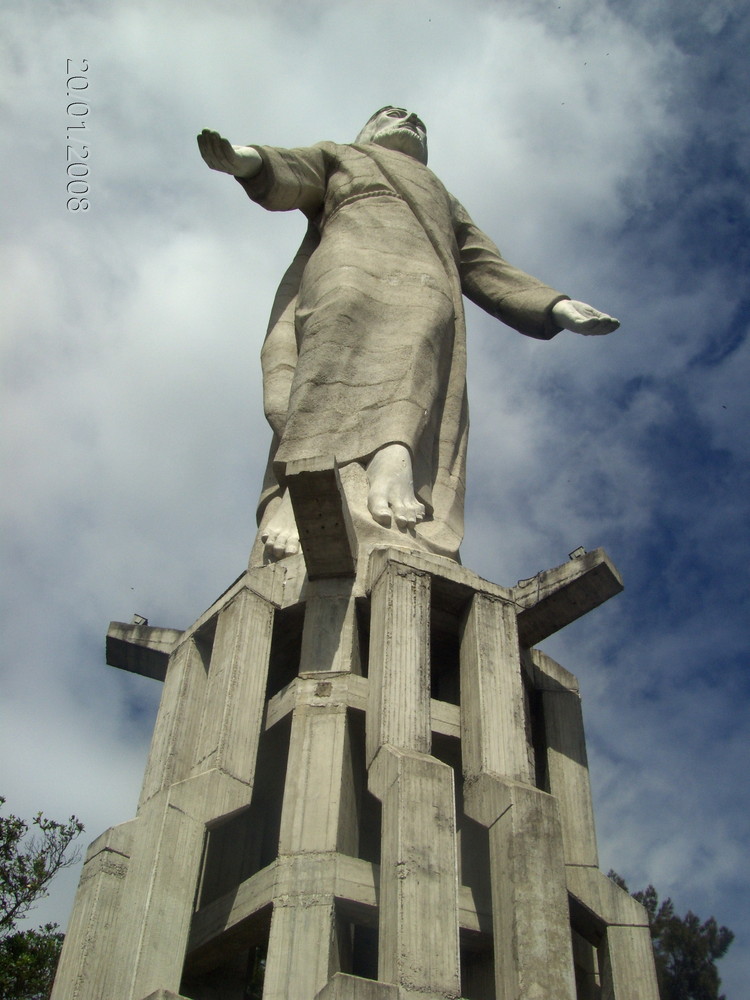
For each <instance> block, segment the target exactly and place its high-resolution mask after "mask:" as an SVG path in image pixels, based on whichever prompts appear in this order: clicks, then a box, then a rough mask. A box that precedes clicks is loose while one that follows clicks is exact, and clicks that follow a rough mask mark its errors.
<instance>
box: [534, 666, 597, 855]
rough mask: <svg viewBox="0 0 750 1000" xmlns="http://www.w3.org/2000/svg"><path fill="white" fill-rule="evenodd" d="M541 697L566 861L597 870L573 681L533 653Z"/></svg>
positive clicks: (580, 721) (582, 737) (578, 704)
mask: <svg viewBox="0 0 750 1000" xmlns="http://www.w3.org/2000/svg"><path fill="white" fill-rule="evenodd" d="M533 662H534V667H535V675H536V679H537V687H538V689H539V690H540V691H541V695H542V711H543V714H544V731H545V736H546V743H547V748H546V753H547V774H548V776H549V790H550V792H551V793H552V794H553V795H554V796H555V798H556V799H557V801H558V803H559V805H560V819H561V821H562V831H563V844H564V847H565V863H566V864H569V865H590V866H592V867H594V868H598V867H599V857H598V852H597V846H596V830H595V828H594V807H593V803H592V800H591V782H590V779H589V768H588V759H587V757H586V737H585V734H584V731H583V713H582V711H581V699H580V696H579V694H578V682H577V680H576V679H575V677H574V676H573V675H572V674H570V673H568V671H567V670H564V669H563V668H562V667H561V666H560V665H559V664H557V663H555V661H554V660H552V659H551V658H550V657H549V656H545V654H544V653H541V652H540V651H539V650H534V652H533Z"/></svg>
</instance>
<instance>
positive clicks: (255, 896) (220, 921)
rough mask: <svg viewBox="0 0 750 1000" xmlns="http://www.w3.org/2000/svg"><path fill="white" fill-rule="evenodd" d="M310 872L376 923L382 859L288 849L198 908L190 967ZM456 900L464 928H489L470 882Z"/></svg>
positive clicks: (346, 907) (201, 965)
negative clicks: (378, 861) (290, 851)
mask: <svg viewBox="0 0 750 1000" xmlns="http://www.w3.org/2000/svg"><path fill="white" fill-rule="evenodd" d="M311 877H312V878H314V881H315V885H314V889H315V890H316V891H328V892H330V893H331V894H332V895H333V896H335V897H336V899H337V901H338V902H339V904H340V906H341V910H342V913H345V914H347V915H348V916H350V917H351V918H352V919H355V920H356V921H357V923H362V924H368V925H370V926H376V925H377V890H376V888H375V887H376V885H378V884H379V882H380V868H379V866H378V865H375V864H373V863H372V862H370V861H362V860H361V858H351V857H348V856H347V855H344V854H338V853H334V852H332V853H324V852H319V853H308V854H298V855H289V856H285V857H281V858H279V859H278V860H277V861H274V862H272V863H271V864H270V865H268V866H267V867H266V868H262V869H261V870H260V871H259V872H256V874H255V875H253V876H251V877H250V878H249V879H246V880H245V881H244V882H242V883H240V885H239V886H237V887H236V888H235V889H232V890H231V891H230V892H228V893H226V894H225V895H224V896H221V897H219V899H215V900H213V902H211V903H209V904H208V905H207V906H204V907H202V908H201V909H200V910H198V911H197V912H196V913H195V915H194V916H193V922H192V926H191V930H190V942H189V944H188V954H189V955H190V965H191V971H192V972H194V973H195V972H196V971H202V970H203V969H209V968H211V967H212V965H213V964H215V961H216V956H219V955H221V954H222V953H223V947H224V939H229V940H240V939H242V937H243V934H245V928H246V927H247V925H248V922H251V921H253V919H255V918H257V916H258V914H260V913H261V911H266V910H267V908H268V907H270V905H271V904H272V903H273V902H274V900H275V899H286V900H288V899H289V898H290V897H292V896H294V895H299V893H300V891H301V889H300V886H301V883H302V882H303V880H304V879H305V878H307V879H309V878H311ZM458 902H459V926H460V928H461V929H462V930H466V931H470V932H473V933H480V932H482V933H489V932H491V928H492V915H491V914H490V913H489V912H485V911H484V910H477V906H476V901H475V899H474V893H473V892H472V890H471V889H470V888H469V887H468V886H460V887H459V891H458Z"/></svg>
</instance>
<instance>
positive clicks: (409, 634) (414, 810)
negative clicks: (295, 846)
mask: <svg viewBox="0 0 750 1000" xmlns="http://www.w3.org/2000/svg"><path fill="white" fill-rule="evenodd" d="M379 568H380V570H381V571H380V573H379V575H376V576H375V581H374V584H373V587H372V596H371V622H370V672H369V699H368V709H367V726H366V728H367V759H368V763H369V764H370V770H369V779H368V780H369V788H370V791H371V792H372V793H373V794H374V795H375V796H376V797H377V798H378V799H380V801H381V803H382V837H381V861H380V894H379V928H380V930H379V948H378V978H379V979H380V980H381V981H383V982H385V983H391V984H395V985H397V986H398V987H399V988H400V990H401V991H402V992H403V993H407V994H408V993H410V992H413V993H415V994H417V993H419V994H421V996H423V997H425V996H440V997H457V996H458V995H459V993H460V971H459V948H458V863H457V853H456V817H455V797H454V789H453V772H452V770H451V768H450V767H448V766H447V765H446V764H443V763H441V762H440V761H438V760H436V759H435V758H434V757H431V756H430V755H429V751H430V748H431V737H432V733H431V724H430V660H429V652H430V648H429V641H430V589H431V587H430V585H431V580H430V577H429V575H428V574H426V573H424V572H419V571H417V570H415V569H411V568H409V567H408V566H404V565H403V564H399V563H396V562H388V561H386V562H385V566H382V564H381V565H380V567H379Z"/></svg>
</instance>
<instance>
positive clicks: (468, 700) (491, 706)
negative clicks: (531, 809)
mask: <svg viewBox="0 0 750 1000" xmlns="http://www.w3.org/2000/svg"><path fill="white" fill-rule="evenodd" d="M461 754H462V759H463V771H464V775H465V777H466V778H467V780H468V779H471V778H472V777H474V776H476V775H478V774H483V773H484V772H491V773H494V774H500V775H503V776H505V777H507V778H509V779H511V780H515V781H527V782H530V781H531V768H530V765H529V758H528V751H527V741H526V722H525V710H524V692H523V681H522V677H521V661H520V657H519V648H518V630H517V627H516V611H515V608H514V607H513V606H512V605H510V604H505V603H503V602H501V601H498V600H497V599H496V598H493V597H489V596H487V595H486V594H481V593H477V594H475V595H474V597H473V599H472V602H471V605H470V607H469V611H468V613H467V615H466V619H465V621H464V624H463V630H462V635H461Z"/></svg>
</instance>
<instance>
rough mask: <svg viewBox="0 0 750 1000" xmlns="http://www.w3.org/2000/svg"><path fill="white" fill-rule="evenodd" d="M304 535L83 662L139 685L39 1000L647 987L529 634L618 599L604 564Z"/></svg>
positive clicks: (564, 996)
mask: <svg viewBox="0 0 750 1000" xmlns="http://www.w3.org/2000/svg"><path fill="white" fill-rule="evenodd" d="M303 544H306V543H303ZM307 544H308V547H309V543H307ZM319 549H320V546H318V547H317V548H314V550H313V549H311V550H310V552H311V555H310V558H311V559H312V558H313V557H314V560H315V566H316V567H317V569H316V572H315V573H312V574H311V576H312V577H315V578H314V579H312V580H310V579H308V577H307V576H306V574H305V572H304V563H303V561H302V557H301V556H300V557H292V558H290V559H287V560H284V562H283V563H282V564H277V565H275V566H266V567H262V568H258V569H251V570H249V571H248V572H247V573H244V574H243V575H242V576H241V577H240V578H239V579H238V580H237V581H236V582H235V583H234V584H233V585H232V586H231V587H230V588H229V589H228V590H227V591H226V593H224V594H223V595H222V596H221V597H220V598H219V599H218V600H217V601H216V603H215V604H214V605H213V606H212V607H211V608H209V609H208V611H207V612H206V613H205V614H204V615H202V616H201V617H200V618H199V619H198V621H197V622H196V623H195V624H194V625H193V626H192V627H191V628H189V629H187V630H186V631H185V632H179V631H176V630H172V629H162V628H151V627H149V626H146V625H131V626H129V625H124V624H122V623H113V624H112V625H111V627H110V631H109V634H108V662H110V663H112V665H114V666H118V667H121V668H123V669H128V670H134V671H136V672H140V673H143V674H144V675H146V676H148V677H150V678H155V679H157V680H161V681H163V683H164V690H163V696H162V702H161V706H160V709H159V714H158V718H157V721H156V726H155V729H154V737H153V743H152V749H151V753H150V756H149V761H148V765H147V768H146V775H145V779H144V785H143V792H142V795H141V801H140V803H139V807H138V812H137V815H136V817H135V818H134V819H133V820H132V821H130V822H129V823H126V824H124V825H123V826H121V827H118V828H116V829H114V830H111V831H107V833H105V834H103V835H102V837H100V838H99V839H98V840H97V841H95V842H94V844H93V845H92V847H91V849H90V851H89V854H88V856H87V860H86V864H85V866H84V871H83V875H82V878H81V886H80V889H79V893H78V896H77V899H76V904H75V911H74V914H73V918H72V921H71V925H70V928H69V931H68V935H67V937H66V941H65V946H64V950H63V956H62V960H61V963H60V968H59V972H58V977H57V982H56V984H55V988H54V991H53V994H52V997H53V1000H102V998H106V1000H180V998H187V1000H248V998H251V997H252V998H259V997H261V995H262V997H263V998H265V1000H314V998H315V997H318V998H320V1000H406V998H412V1000H415V998H416V997H419V998H420V1000H438V998H439V1000H457V998H459V997H463V998H466V1000H636V998H637V1000H657V992H656V981H655V976H654V968H653V956H652V954H651V950H650V943H649V938H648V924H647V920H646V917H645V913H644V911H643V910H642V908H641V907H640V906H639V905H638V904H637V903H635V902H634V901H633V900H632V899H631V898H630V897H629V896H628V895H627V894H626V893H624V892H622V891H621V890H620V889H618V887H617V886H615V885H613V884H612V883H611V882H610V881H609V880H607V879H606V878H604V876H603V875H602V874H601V873H600V872H599V870H598V862H597V856H596V838H595V833H594V826H593V812H592V808H591V794H590V786H589V780H588V770H587V764H586V750H585V739H584V734H583V722H582V715H581V709H580V699H579V695H578V689H577V684H576V682H575V678H574V677H573V676H572V675H571V674H569V673H568V672H567V671H566V670H564V669H563V668H562V667H560V666H559V665H558V664H555V663H554V661H552V660H550V659H549V657H547V656H545V655H544V654H543V653H541V652H540V651H538V650H536V649H534V648H533V647H534V646H535V644H536V643H538V642H540V641H542V640H543V639H544V638H545V637H547V636H549V635H551V634H552V633H553V632H555V631H556V630H558V629H560V628H562V627H564V626H565V625H566V624H568V623H569V622H570V621H572V620H574V619H575V618H577V617H580V615H582V614H584V613H586V612H587V611H589V610H591V609H593V608H594V607H596V606H597V605H598V604H601V603H602V601H604V600H607V599H608V598H609V597H611V596H613V595H614V594H615V593H617V592H618V591H619V590H620V589H621V583H620V580H619V577H618V575H617V572H616V570H615V569H614V567H613V566H612V565H611V563H610V562H609V560H608V559H607V557H606V555H605V554H604V553H603V552H601V551H596V552H593V553H589V554H586V555H583V556H582V557H580V558H577V559H573V560H571V561H570V562H568V563H565V564H564V565H563V566H560V567H557V568H556V569H554V570H549V571H546V572H544V573H541V574H539V575H538V576H537V577H535V578H533V580H527V581H523V582H522V583H520V584H518V585H517V586H516V587H512V588H506V587H501V586H498V585H495V584H491V583H488V582H487V581H485V580H482V579H480V578H479V577H477V576H476V575H475V574H473V573H471V572H470V571H468V570H466V569H464V568H462V567H461V566H458V565H457V564H456V563H454V562H452V561H450V560H447V559H442V558H439V557H436V556H430V555H425V554H419V553H411V552H405V551H401V550H397V549H375V550H373V551H372V552H370V553H369V555H368V556H367V557H364V556H363V555H362V553H360V554H359V560H358V562H357V561H356V560H355V557H354V555H352V558H351V560H350V559H349V554H351V553H349V554H347V552H344V553H343V555H342V556H341V558H338V557H337V559H335V560H334V561H333V563H332V564H331V566H329V565H328V563H327V562H326V561H325V559H324V558H323V556H325V555H326V551H327V550H326V551H323V552H322V554H321V551H319ZM344 556H346V558H344ZM339 565H340V566H341V567H343V569H342V570H341V573H340V574H339V575H338V576H337V575H336V574H337V573H338V569H337V567H339Z"/></svg>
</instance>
